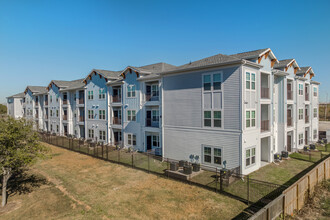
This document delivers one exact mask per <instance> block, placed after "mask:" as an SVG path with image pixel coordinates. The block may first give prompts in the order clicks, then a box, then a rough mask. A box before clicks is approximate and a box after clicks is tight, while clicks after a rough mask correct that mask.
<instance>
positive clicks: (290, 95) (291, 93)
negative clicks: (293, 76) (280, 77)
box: [287, 90, 293, 100]
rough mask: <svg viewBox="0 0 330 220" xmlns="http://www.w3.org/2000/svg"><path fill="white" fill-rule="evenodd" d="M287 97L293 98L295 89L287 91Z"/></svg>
mask: <svg viewBox="0 0 330 220" xmlns="http://www.w3.org/2000/svg"><path fill="white" fill-rule="evenodd" d="M287 99H288V100H293V91H289V90H288V91H287Z"/></svg>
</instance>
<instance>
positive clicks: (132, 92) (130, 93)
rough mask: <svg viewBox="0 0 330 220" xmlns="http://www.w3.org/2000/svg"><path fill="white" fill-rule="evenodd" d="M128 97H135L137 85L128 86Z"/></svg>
mask: <svg viewBox="0 0 330 220" xmlns="http://www.w3.org/2000/svg"><path fill="white" fill-rule="evenodd" d="M127 97H128V98H134V97H135V85H128V86H127Z"/></svg>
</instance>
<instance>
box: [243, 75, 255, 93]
mask: <svg viewBox="0 0 330 220" xmlns="http://www.w3.org/2000/svg"><path fill="white" fill-rule="evenodd" d="M246 73H250V80H249V82H250V88H249V89H247V88H246V82H247V80H246ZM252 74H254V89H252V86H251V85H252V84H251V82H252V80H251V78H252V77H251V76H252ZM244 89H245V91H257V73H256V72H254V71H250V70H245V74H244Z"/></svg>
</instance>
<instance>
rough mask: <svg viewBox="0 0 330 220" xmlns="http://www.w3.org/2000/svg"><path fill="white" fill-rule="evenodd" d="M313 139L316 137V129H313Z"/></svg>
mask: <svg viewBox="0 0 330 220" xmlns="http://www.w3.org/2000/svg"><path fill="white" fill-rule="evenodd" d="M313 139H317V130H316V129H314V130H313Z"/></svg>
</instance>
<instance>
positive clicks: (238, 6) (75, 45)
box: [0, 0, 330, 103]
mask: <svg viewBox="0 0 330 220" xmlns="http://www.w3.org/2000/svg"><path fill="white" fill-rule="evenodd" d="M329 11H330V1H265V0H263V1H192V0H190V1H185V0H177V1H171V0H166V1H160V0H159V1H157V0H153V1H151V0H150V1H143V0H139V1H124V0H122V1H102V0H94V1H83V0H81V1H70V0H66V1H60V0H56V1H55V0H53V1H41V0H29V1H25V0H22V1H16V0H10V1H9V0H6V1H5V0H0V75H1V79H0V103H3V102H5V97H7V96H9V95H12V94H15V93H18V92H21V91H23V90H24V89H25V87H26V85H44V86H46V85H48V83H49V82H50V81H51V80H52V79H57V80H61V79H62V80H63V79H72V80H73V79H78V78H83V77H85V76H86V75H87V74H88V73H89V71H90V70H91V69H93V68H100V69H108V70H120V69H123V68H124V67H126V66H127V65H136V66H139V65H146V64H151V63H156V62H167V63H171V64H174V65H181V64H184V63H187V62H189V61H194V60H197V59H200V58H204V57H207V56H211V55H215V54H218V53H223V54H232V53H237V52H243V51H248V50H255V49H260V48H268V47H270V48H271V49H272V50H273V51H274V53H275V55H276V56H277V58H279V59H286V58H295V59H296V60H297V62H298V64H299V65H300V66H307V65H310V66H312V67H313V69H314V72H315V73H316V76H315V78H314V80H317V81H319V82H321V83H322V85H321V87H320V95H321V101H324V100H325V96H326V93H327V92H328V93H329V95H330V86H328V85H330V77H329V74H330V71H329V60H330V59H329V58H330V57H329V53H330V15H329ZM329 99H330V97H329Z"/></svg>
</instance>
